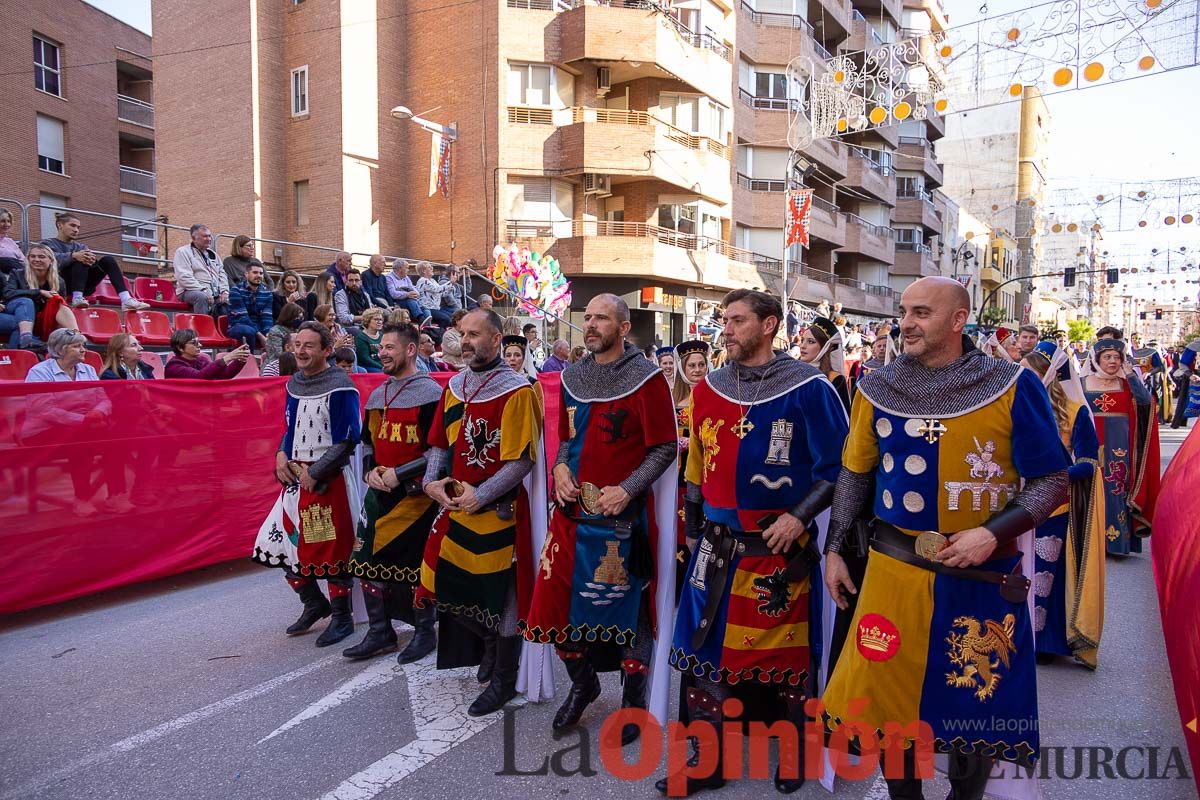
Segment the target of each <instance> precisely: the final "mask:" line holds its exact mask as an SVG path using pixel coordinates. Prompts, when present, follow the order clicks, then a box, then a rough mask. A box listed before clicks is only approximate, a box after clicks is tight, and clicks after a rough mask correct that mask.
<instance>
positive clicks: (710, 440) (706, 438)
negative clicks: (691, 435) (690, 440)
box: [700, 417, 725, 473]
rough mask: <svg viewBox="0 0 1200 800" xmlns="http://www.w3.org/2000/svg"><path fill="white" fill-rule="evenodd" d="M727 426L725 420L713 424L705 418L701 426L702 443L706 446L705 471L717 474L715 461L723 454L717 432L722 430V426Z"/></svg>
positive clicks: (709, 419)
mask: <svg viewBox="0 0 1200 800" xmlns="http://www.w3.org/2000/svg"><path fill="white" fill-rule="evenodd" d="M724 424H725V420H723V419H719V420H717V421H716V422H713V421H712V419H711V418H707V417H706V418H705V420H704V422H702V423H701V424H700V443H701V444H702V445H703V446H704V471H705V472H706V473H708V472H715V471H716V469H717V465H716V464H714V463H713V459H715V458H716V457H717V454H718V453H720V452H721V446H720V445H719V444H717V431H719V430H721V426H722V425H724Z"/></svg>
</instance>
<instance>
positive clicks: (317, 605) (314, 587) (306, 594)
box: [287, 575, 333, 636]
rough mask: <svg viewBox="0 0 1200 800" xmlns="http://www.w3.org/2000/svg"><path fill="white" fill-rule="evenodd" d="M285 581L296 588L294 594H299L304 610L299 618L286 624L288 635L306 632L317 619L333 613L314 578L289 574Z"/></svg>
mask: <svg viewBox="0 0 1200 800" xmlns="http://www.w3.org/2000/svg"><path fill="white" fill-rule="evenodd" d="M287 582H288V585H289V586H291V587H292V588H293V589H295V590H296V594H298V595H300V601H301V602H303V603H304V610H303V611H301V612H300V617H299V619H297V620H296V621H295V622H293V623H292V624H291V625H289V626H288V629H287V635H288V636H296V635H297V634H301V633H304V632H306V631H307V630H308V629H309V628H311V627H312V626H313V625H316V624H317V621H318V620H321V619H324V618H325V617H328V616H329V615H330V614H332V613H333V609H332V608H330V607H329V601H328V600H326V599H325V594H324V593H323V592H322V591H321V587H320V586H319V585H318V584H317V582H316V580H315V579H313V578H301V577H300V576H299V575H289V576H288V579H287Z"/></svg>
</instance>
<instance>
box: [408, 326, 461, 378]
mask: <svg viewBox="0 0 1200 800" xmlns="http://www.w3.org/2000/svg"><path fill="white" fill-rule="evenodd" d="M417 369H419V370H421V371H422V372H457V371H458V370H456V369H455V368H454V367H452V366H450V365H449V364H447V363H446V362H445V361H442V360H440V359H439V358H438V357H437V345H436V344H434V342H433V337H432V336H430V335H429V334H428V333H422V334H421V340H420V343H419V344H418V345H417Z"/></svg>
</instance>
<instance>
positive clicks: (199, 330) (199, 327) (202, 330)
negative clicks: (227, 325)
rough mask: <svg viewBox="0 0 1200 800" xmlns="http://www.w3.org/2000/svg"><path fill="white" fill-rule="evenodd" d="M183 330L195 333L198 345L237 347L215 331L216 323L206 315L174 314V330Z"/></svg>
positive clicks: (230, 340) (232, 341)
mask: <svg viewBox="0 0 1200 800" xmlns="http://www.w3.org/2000/svg"><path fill="white" fill-rule="evenodd" d="M184 328H187V329H188V330H192V331H195V332H196V335H197V336H199V337H200V344H202V345H204V346H205V347H234V346H235V345H237V342H235V341H234V340H233V339H230V338H228V337H226V336H222V335H221V334H220V332H219V331H218V330H217V323H215V322H213V318H212V317H210V316H209V315H208V314H176V315H175V330H177V331H178V330H183V329H184Z"/></svg>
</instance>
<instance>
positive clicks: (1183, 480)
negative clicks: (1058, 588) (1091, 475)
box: [1150, 428, 1200, 791]
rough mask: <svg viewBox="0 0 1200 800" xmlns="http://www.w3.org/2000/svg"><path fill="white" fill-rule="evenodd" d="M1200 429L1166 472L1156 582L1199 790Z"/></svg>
mask: <svg viewBox="0 0 1200 800" xmlns="http://www.w3.org/2000/svg"><path fill="white" fill-rule="evenodd" d="M1197 430H1200V428H1194V429H1193V430H1192V432H1191V433H1190V434H1188V438H1187V440H1186V441H1185V442H1184V443H1183V446H1182V447H1181V448H1180V449H1179V452H1178V453H1176V455H1175V458H1174V459H1173V460H1172V461H1171V466H1170V467H1169V468H1168V469H1167V474H1166V475H1164V476H1163V485H1162V490H1161V491H1160V493H1159V495H1158V507H1157V508H1156V509H1155V512H1154V536H1153V538H1152V539H1151V547H1150V550H1151V554H1152V557H1153V559H1154V582H1155V584H1157V586H1158V605H1159V610H1160V612H1161V614H1162V626H1163V634H1164V636H1165V638H1166V643H1167V660H1168V661H1169V662H1170V664H1171V677H1172V683H1173V684H1174V685H1175V703H1176V705H1177V706H1178V707H1179V718H1180V722H1181V724H1182V725H1183V736H1184V741H1186V742H1187V747H1188V754H1189V757H1190V759H1191V762H1192V777H1193V778H1194V779H1195V781H1196V788H1197V790H1198V791H1200V734H1198V733H1197V727H1200V723H1197V721H1196V718H1197V717H1198V716H1200V639H1197V638H1196V620H1198V619H1200V515H1197V514H1196V505H1195V503H1196V490H1197V488H1200V433H1198V432H1197Z"/></svg>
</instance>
